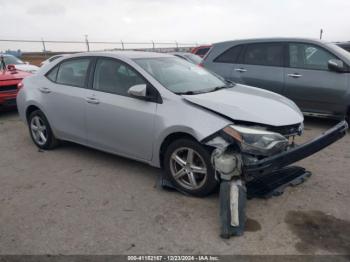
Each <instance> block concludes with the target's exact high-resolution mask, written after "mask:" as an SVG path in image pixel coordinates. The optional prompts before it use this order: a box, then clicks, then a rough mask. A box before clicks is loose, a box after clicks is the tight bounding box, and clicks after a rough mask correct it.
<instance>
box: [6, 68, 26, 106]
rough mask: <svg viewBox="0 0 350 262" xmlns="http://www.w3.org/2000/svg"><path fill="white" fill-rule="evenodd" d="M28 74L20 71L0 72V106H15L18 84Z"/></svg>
mask: <svg viewBox="0 0 350 262" xmlns="http://www.w3.org/2000/svg"><path fill="white" fill-rule="evenodd" d="M30 75H31V74H30V73H27V72H23V71H20V70H13V71H9V70H0V106H1V105H3V106H15V105H16V103H15V99H16V96H17V93H18V84H19V83H20V82H21V81H22V79H23V78H25V77H27V76H30Z"/></svg>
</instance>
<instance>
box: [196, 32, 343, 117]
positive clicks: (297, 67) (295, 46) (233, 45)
mask: <svg viewBox="0 0 350 262" xmlns="http://www.w3.org/2000/svg"><path fill="white" fill-rule="evenodd" d="M202 65H203V66H204V67H206V68H208V69H209V70H211V71H214V72H215V73H217V74H219V75H221V76H222V77H224V78H225V79H227V80H231V81H234V82H238V83H242V84H247V85H250V86H256V87H259V88H263V89H267V90H270V91H272V92H276V93H279V94H281V95H283V96H286V97H288V98H290V99H292V100H293V101H294V102H295V103H296V104H297V105H298V106H299V107H300V108H301V110H302V111H303V113H304V114H305V115H314V116H320V117H329V118H337V119H341V118H344V117H349V113H350V70H349V65H350V53H349V52H347V51H345V50H344V49H342V48H340V47H339V46H337V45H335V44H331V43H325V42H322V41H318V40H310V39H299V38H271V39H251V40H237V41H228V42H222V43H216V44H214V45H213V47H212V48H211V50H210V51H209V53H208V54H207V56H206V57H205V58H204V60H203V62H202Z"/></svg>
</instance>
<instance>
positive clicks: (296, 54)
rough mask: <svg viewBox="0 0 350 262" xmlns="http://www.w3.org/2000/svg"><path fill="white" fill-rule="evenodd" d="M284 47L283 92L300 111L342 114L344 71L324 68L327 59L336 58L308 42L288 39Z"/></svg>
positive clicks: (344, 85)
mask: <svg viewBox="0 0 350 262" xmlns="http://www.w3.org/2000/svg"><path fill="white" fill-rule="evenodd" d="M288 50H289V51H288V53H289V62H288V67H287V68H286V71H285V84H286V88H285V95H286V96H287V97H288V98H290V99H292V100H293V101H294V102H295V103H296V104H297V105H298V106H299V107H300V108H301V109H302V111H304V112H313V113H319V114H338V113H340V114H343V113H344V111H345V108H344V102H343V100H344V97H345V94H346V92H347V88H348V74H346V73H337V72H333V71H330V70H329V69H328V61H329V60H330V59H338V58H337V57H336V56H335V55H333V54H332V53H330V52H329V51H328V50H325V49H324V48H323V47H321V46H317V45H314V44H308V43H289V48H288Z"/></svg>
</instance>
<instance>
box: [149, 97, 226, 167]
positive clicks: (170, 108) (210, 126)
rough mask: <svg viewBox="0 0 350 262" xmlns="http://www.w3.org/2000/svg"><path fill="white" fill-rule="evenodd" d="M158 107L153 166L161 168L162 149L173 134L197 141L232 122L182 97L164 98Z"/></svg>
mask: <svg viewBox="0 0 350 262" xmlns="http://www.w3.org/2000/svg"><path fill="white" fill-rule="evenodd" d="M163 100H164V103H163V104H159V105H157V113H156V121H155V143H154V149H153V159H152V163H151V164H152V165H154V166H157V167H159V166H160V158H159V156H160V148H161V145H162V143H163V141H164V140H165V139H166V138H167V137H168V136H169V135H171V134H174V133H186V134H188V135H190V136H192V137H194V138H195V139H196V140H197V141H201V140H203V139H204V138H206V137H208V136H210V135H212V134H213V133H215V132H217V131H219V130H220V129H222V128H224V127H225V126H227V125H229V124H231V123H232V122H231V121H230V120H228V119H226V118H224V117H222V116H220V115H218V114H216V113H213V112H211V111H209V110H206V109H204V108H201V107H199V106H196V105H193V104H190V103H189V102H186V101H185V100H184V99H183V98H181V97H180V96H178V97H176V98H175V99H167V98H163Z"/></svg>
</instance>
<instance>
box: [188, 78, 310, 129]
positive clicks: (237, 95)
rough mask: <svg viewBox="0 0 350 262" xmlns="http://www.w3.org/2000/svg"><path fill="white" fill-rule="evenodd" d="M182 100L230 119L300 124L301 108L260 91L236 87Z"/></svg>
mask: <svg viewBox="0 0 350 262" xmlns="http://www.w3.org/2000/svg"><path fill="white" fill-rule="evenodd" d="M182 97H183V98H184V99H186V100H187V101H189V102H192V103H194V104H197V105H200V106H202V107H205V108H207V109H210V110H212V111H215V112H217V113H219V114H222V115H225V116H227V117H229V118H231V119H232V120H240V121H246V122H253V123H259V124H265V125H270V126H286V125H293V124H298V123H301V122H303V120H304V117H303V114H302V113H301V111H300V109H299V108H298V107H297V106H296V105H295V104H294V102H292V101H291V100H289V99H287V98H285V97H283V96H281V95H278V94H276V93H273V92H270V91H266V90H263V89H259V88H255V87H250V86H246V85H240V84H237V85H235V86H234V87H232V88H227V89H222V90H219V91H216V92H210V93H204V94H198V95H183V96H182Z"/></svg>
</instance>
